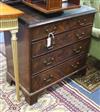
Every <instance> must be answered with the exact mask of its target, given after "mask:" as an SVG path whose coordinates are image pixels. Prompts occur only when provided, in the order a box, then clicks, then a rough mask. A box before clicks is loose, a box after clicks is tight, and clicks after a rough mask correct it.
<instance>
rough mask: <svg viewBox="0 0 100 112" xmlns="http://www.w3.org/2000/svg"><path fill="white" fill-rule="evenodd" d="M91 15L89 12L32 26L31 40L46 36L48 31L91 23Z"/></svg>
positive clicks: (54, 31)
mask: <svg viewBox="0 0 100 112" xmlns="http://www.w3.org/2000/svg"><path fill="white" fill-rule="evenodd" d="M93 17H94V15H93V14H89V15H84V16H79V17H74V18H71V19H67V20H63V21H58V22H54V23H50V24H46V25H41V26H38V27H34V28H31V30H30V36H31V39H32V40H33V41H36V40H38V39H43V38H45V37H47V36H48V34H49V33H50V32H53V33H54V34H58V33H61V32H64V31H69V30H72V29H75V28H79V27H83V26H86V25H90V24H93Z"/></svg>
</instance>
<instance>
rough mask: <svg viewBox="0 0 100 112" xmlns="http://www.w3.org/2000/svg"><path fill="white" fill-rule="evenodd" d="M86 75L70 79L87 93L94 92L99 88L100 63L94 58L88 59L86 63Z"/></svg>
mask: <svg viewBox="0 0 100 112" xmlns="http://www.w3.org/2000/svg"><path fill="white" fill-rule="evenodd" d="M87 67H88V68H87V73H86V74H85V75H81V73H80V75H77V74H76V75H73V76H71V77H70V78H71V79H72V80H74V81H76V82H77V83H79V84H80V85H82V86H83V87H85V88H86V89H87V90H88V91H90V92H94V91H95V90H96V89H97V88H100V61H99V60H97V59H95V58H94V57H91V56H90V57H89V58H88V61H87Z"/></svg>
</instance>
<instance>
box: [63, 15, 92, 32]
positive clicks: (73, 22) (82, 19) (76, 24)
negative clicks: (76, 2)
mask: <svg viewBox="0 0 100 112" xmlns="http://www.w3.org/2000/svg"><path fill="white" fill-rule="evenodd" d="M93 19H94V14H89V15H83V16H79V17H76V18H72V19H70V20H69V24H68V21H66V22H65V25H64V28H65V30H71V29H75V28H80V27H83V26H87V25H92V24H93Z"/></svg>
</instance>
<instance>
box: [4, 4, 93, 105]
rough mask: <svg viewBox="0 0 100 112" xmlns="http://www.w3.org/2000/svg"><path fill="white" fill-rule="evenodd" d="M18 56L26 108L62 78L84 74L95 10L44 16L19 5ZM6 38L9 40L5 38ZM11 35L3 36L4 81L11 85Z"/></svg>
mask: <svg viewBox="0 0 100 112" xmlns="http://www.w3.org/2000/svg"><path fill="white" fill-rule="evenodd" d="M12 5H13V6H14V7H16V8H18V9H21V10H22V11H24V12H25V14H24V15H23V16H22V17H20V18H19V32H18V34H17V37H18V53H19V57H18V58H19V71H20V87H21V89H22V91H23V94H24V95H25V100H26V101H27V102H28V103H29V104H33V103H34V102H36V101H37V98H38V97H39V96H40V95H41V93H42V92H43V91H44V90H45V89H47V88H48V87H50V86H52V85H53V84H55V83H58V82H59V81H61V80H63V79H64V78H66V77H68V76H70V75H74V74H75V73H78V72H80V71H81V73H83V75H84V74H85V72H86V60H87V54H88V51H89V46H90V34H91V29H92V25H93V18H94V13H95V10H94V9H93V8H89V7H86V6H82V7H81V8H79V9H76V10H69V11H64V13H61V14H53V15H49V16H48V15H44V14H42V13H39V12H37V11H36V10H33V9H31V8H30V7H27V6H26V5H24V4H22V3H19V4H18V5H17V4H12ZM8 37H9V38H8ZM10 38H11V34H10V33H9V32H6V33H5V45H6V54H7V67H8V71H7V81H8V82H9V83H11V81H12V80H13V81H14V73H13V64H12V61H13V60H12V51H11V41H10Z"/></svg>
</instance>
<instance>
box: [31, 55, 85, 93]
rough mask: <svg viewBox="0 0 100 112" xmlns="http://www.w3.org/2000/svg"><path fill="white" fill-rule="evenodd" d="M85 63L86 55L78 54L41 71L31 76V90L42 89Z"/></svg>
mask: <svg viewBox="0 0 100 112" xmlns="http://www.w3.org/2000/svg"><path fill="white" fill-rule="evenodd" d="M85 63H86V55H82V56H78V57H75V58H73V59H70V60H69V61H65V62H64V63H63V64H61V65H58V66H56V67H54V68H52V69H49V70H47V71H44V72H41V73H40V74H38V75H36V76H33V77H32V92H34V91H36V90H39V89H42V88H43V87H45V86H49V85H50V84H52V83H54V82H56V81H58V80H59V79H61V78H63V77H65V76H68V75H69V74H70V73H72V72H75V71H76V70H78V69H80V68H81V67H83V66H84V65H85Z"/></svg>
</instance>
